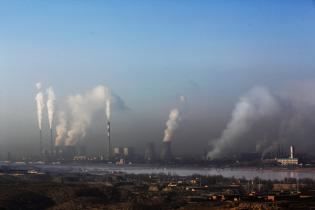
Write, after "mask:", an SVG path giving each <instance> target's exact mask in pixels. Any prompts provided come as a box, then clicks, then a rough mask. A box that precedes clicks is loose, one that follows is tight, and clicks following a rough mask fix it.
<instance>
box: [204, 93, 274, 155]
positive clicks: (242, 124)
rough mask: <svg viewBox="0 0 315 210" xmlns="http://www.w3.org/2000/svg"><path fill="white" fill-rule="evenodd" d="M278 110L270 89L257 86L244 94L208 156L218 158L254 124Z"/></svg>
mask: <svg viewBox="0 0 315 210" xmlns="http://www.w3.org/2000/svg"><path fill="white" fill-rule="evenodd" d="M277 111H278V104H277V102H276V99H275V98H274V96H273V95H272V94H271V93H270V92H269V90H268V89H266V88H263V87H255V88H253V89H252V90H251V91H249V92H248V93H247V94H246V95H244V96H242V97H241V98H240V100H239V102H238V103H237V104H236V106H235V109H234V111H233V113H232V118H231V120H230V121H229V123H228V124H227V126H226V128H225V129H224V131H223V132H222V135H221V137H220V138H219V139H217V140H216V141H215V143H214V145H213V146H214V147H213V149H212V150H211V151H209V153H208V158H210V159H212V158H216V157H218V156H220V155H221V153H222V152H225V150H228V149H230V147H233V145H234V144H235V142H236V141H237V140H239V138H240V137H242V136H243V135H244V134H245V133H246V132H248V131H250V129H251V128H252V127H253V125H254V124H255V123H256V122H257V121H260V120H262V119H263V118H265V117H269V116H272V115H273V114H274V113H276V112H277Z"/></svg>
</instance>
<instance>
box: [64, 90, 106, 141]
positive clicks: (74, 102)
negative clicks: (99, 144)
mask: <svg viewBox="0 0 315 210" xmlns="http://www.w3.org/2000/svg"><path fill="white" fill-rule="evenodd" d="M106 93H107V91H106V87H104V86H97V87H95V88H94V89H92V90H90V91H88V92H87V93H86V94H85V95H79V94H78V95H75V96H70V97H69V98H68V106H69V108H70V111H71V119H70V120H71V121H70V130H69V131H68V132H67V138H66V140H65V144H66V145H74V144H76V143H77V142H78V141H79V140H80V139H82V138H84V137H85V135H86V128H87V127H88V126H89V125H90V123H91V118H92V114H93V113H94V112H95V111H97V110H100V109H102V108H103V107H104V106H105V102H106V99H107V94H106Z"/></svg>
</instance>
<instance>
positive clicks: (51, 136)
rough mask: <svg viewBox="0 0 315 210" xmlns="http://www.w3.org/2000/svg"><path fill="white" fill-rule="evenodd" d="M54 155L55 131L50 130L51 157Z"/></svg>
mask: <svg viewBox="0 0 315 210" xmlns="http://www.w3.org/2000/svg"><path fill="white" fill-rule="evenodd" d="M53 153H54V143H53V129H52V128H51V129H50V155H51V156H53Z"/></svg>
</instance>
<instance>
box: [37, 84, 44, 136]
mask: <svg viewBox="0 0 315 210" xmlns="http://www.w3.org/2000/svg"><path fill="white" fill-rule="evenodd" d="M36 88H37V91H38V92H37V94H36V97H35V101H36V109H37V120H38V128H39V130H42V118H43V111H44V107H45V104H44V95H43V92H42V91H41V88H42V84H41V83H40V82H38V83H36Z"/></svg>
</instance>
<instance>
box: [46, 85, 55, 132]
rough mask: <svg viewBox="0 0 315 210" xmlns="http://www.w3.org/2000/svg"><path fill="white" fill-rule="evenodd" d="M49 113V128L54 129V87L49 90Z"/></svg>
mask: <svg viewBox="0 0 315 210" xmlns="http://www.w3.org/2000/svg"><path fill="white" fill-rule="evenodd" d="M46 92H47V111H48V121H49V127H50V129H51V128H52V122H53V117H54V112H55V100H56V97H55V93H54V90H53V88H52V87H49V88H48V89H47V91H46Z"/></svg>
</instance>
